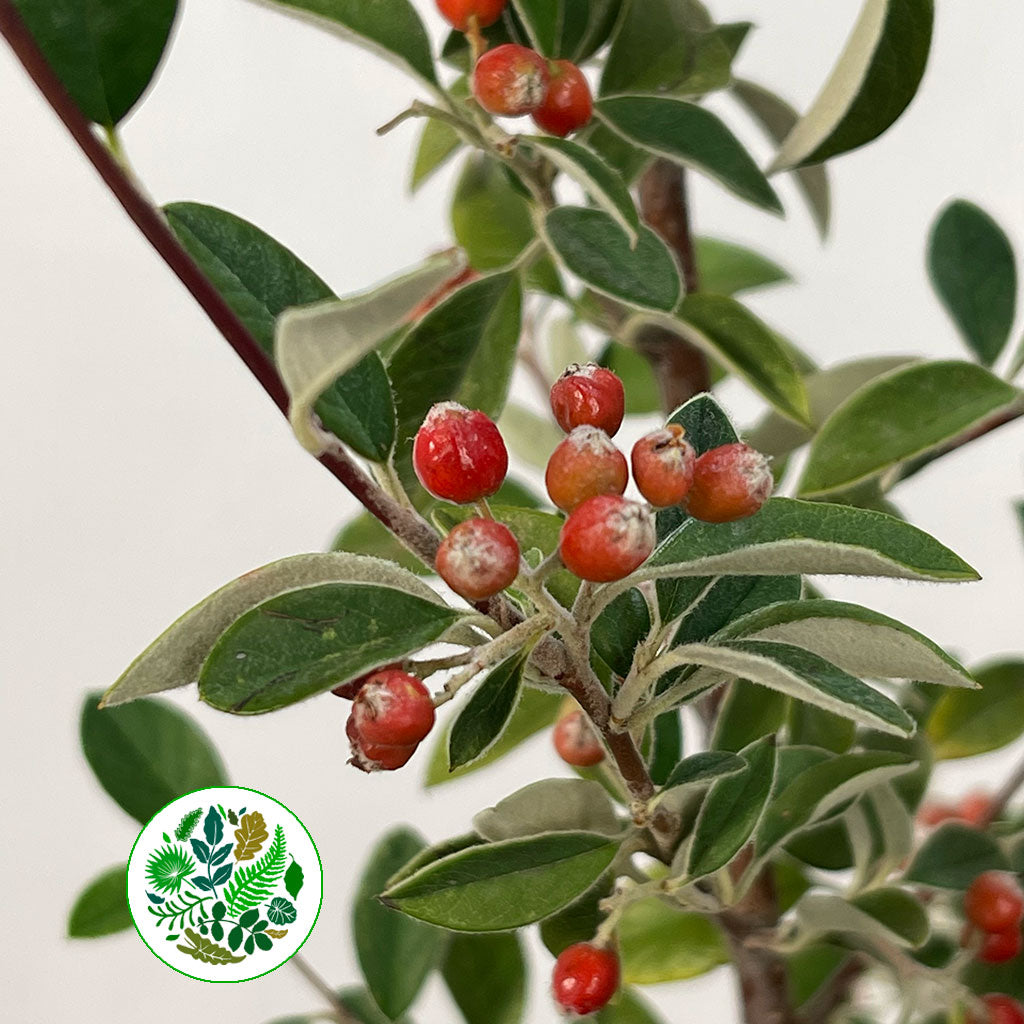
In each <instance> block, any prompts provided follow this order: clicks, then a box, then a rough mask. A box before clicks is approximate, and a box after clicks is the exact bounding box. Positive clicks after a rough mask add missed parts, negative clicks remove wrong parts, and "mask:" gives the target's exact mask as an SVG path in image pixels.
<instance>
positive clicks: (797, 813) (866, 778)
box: [755, 752, 916, 857]
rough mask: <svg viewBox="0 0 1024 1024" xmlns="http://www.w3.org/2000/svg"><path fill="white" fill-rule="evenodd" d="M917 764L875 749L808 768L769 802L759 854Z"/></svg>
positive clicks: (759, 836) (759, 838) (759, 834)
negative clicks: (874, 750)
mask: <svg viewBox="0 0 1024 1024" xmlns="http://www.w3.org/2000/svg"><path fill="white" fill-rule="evenodd" d="M915 767H916V765H915V763H914V762H913V761H911V760H910V759H909V758H908V757H905V756H903V755H901V754H887V753H879V752H874V753H855V754H840V755H839V756H837V757H831V758H829V759H828V760H825V761H822V762H820V763H819V764H815V765H811V766H809V767H807V768H805V769H804V770H803V771H802V772H801V773H800V774H799V775H798V776H797V778H796V779H795V780H793V781H792V782H790V783H789V784H788V785H787V786H786V787H785V788H784V789H783V790H782V791H781V792H780V793H779V794H778V795H777V796H774V797H773V798H772V800H771V802H770V803H769V804H768V807H767V809H766V810H765V813H764V818H763V820H762V821H761V825H760V827H759V828H758V830H757V838H756V840H755V847H756V850H757V854H758V856H759V857H765V856H767V855H768V854H769V853H770V852H771V851H772V850H773V849H774V848H775V847H776V846H778V845H779V844H780V843H782V842H784V841H785V840H786V839H788V838H789V837H790V836H791V835H793V834H794V833H796V832H800V831H802V830H803V829H805V828H806V827H807V826H808V825H810V824H811V823H813V822H816V821H820V820H822V819H823V818H825V817H827V816H828V815H829V813H830V812H832V811H833V810H835V809H836V808H837V807H840V806H841V805H842V804H844V803H847V802H848V801H850V800H852V799H854V798H855V797H858V796H860V795H861V794H862V793H865V792H867V791H868V790H869V789H872V788H873V787H875V786H878V785H881V784H883V783H885V782H889V781H890V780H891V779H894V778H896V777H897V776H899V775H903V774H905V773H907V772H909V771H913V769H914V768H915Z"/></svg>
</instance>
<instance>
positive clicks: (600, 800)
mask: <svg viewBox="0 0 1024 1024" xmlns="http://www.w3.org/2000/svg"><path fill="white" fill-rule="evenodd" d="M473 828H474V829H476V831H477V832H478V833H479V834H480V835H481V836H483V837H484V839H486V840H488V841H489V842H498V841H500V840H502V839H520V838H523V837H525V836H535V835H538V834H540V833H541V832H569V831H577V830H578V831H582V832H597V833H599V834H600V835H607V836H613V835H616V834H618V833H619V832H621V831H622V825H621V823H620V822H619V819H618V817H617V815H616V813H615V808H614V807H613V806H612V803H611V801H610V800H609V799H608V794H607V793H606V792H605V791H604V788H603V787H602V786H601V785H599V784H598V783H596V782H593V781H591V780H589V779H541V781H540V782H533V783H531V784H530V785H529V786H524V787H523V788H522V789H520V790H519V791H518V792H515V793H513V794H512V795H511V796H507V797H505V799H504V800H500V801H499V802H498V803H497V804H495V806H494V807H488V808H487V809H486V810H483V811H480V812H479V813H478V814H477V815H476V816H475V817H474V818H473Z"/></svg>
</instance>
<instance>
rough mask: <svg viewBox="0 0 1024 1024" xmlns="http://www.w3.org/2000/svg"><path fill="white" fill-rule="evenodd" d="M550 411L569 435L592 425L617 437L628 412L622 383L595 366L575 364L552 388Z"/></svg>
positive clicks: (593, 364) (610, 372)
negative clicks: (574, 429) (573, 431)
mask: <svg viewBox="0 0 1024 1024" xmlns="http://www.w3.org/2000/svg"><path fill="white" fill-rule="evenodd" d="M551 411H552V412H553V413H554V415H555V419H556V420H557V421H558V425H559V426H560V427H561V428H562V429H563V430H564V431H565V432H566V433H568V432H569V431H570V430H572V429H573V428H574V427H582V426H591V427H600V428H601V430H603V431H604V432H605V433H606V434H607V435H608V436H609V437H614V436H615V432H616V431H617V430H618V429H619V427H620V426H621V425H622V417H623V416H624V415H625V411H626V395H625V391H624V390H623V387H622V381H621V380H620V379H619V377H618V375H617V374H615V373H613V372H612V371H611V370H608V369H606V368H605V367H603V366H598V365H597V364H596V363H586V364H585V365H583V366H581V365H580V364H579V363H573V364H572V365H570V366H568V367H566V369H565V371H564V372H563V373H562V376H561V377H559V378H558V380H556V381H555V383H554V384H552V385H551Z"/></svg>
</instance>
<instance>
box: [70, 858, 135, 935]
mask: <svg viewBox="0 0 1024 1024" xmlns="http://www.w3.org/2000/svg"><path fill="white" fill-rule="evenodd" d="M127 872H128V865H127V864H118V865H117V866H116V867H113V868H110V869H108V870H107V871H104V872H103V874H101V875H97V876H96V877H95V878H94V879H93V880H92V881H91V882H90V883H89V884H88V885H87V886H86V887H85V888H84V889H83V890H82V891H81V892H80V893H79V894H78V897H77V899H76V900H75V903H74V906H73V907H72V908H71V913H70V914H69V915H68V937H69V938H72V939H93V938H96V937H98V936H100V935H113V934H114V933H115V932H123V931H126V930H127V929H129V928H131V927H132V915H131V913H130V912H129V910H128V898H127V896H126V895H125V877H126V875H127Z"/></svg>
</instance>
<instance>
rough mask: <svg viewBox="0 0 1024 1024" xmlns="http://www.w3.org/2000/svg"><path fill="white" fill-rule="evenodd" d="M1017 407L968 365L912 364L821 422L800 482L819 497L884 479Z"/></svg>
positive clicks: (993, 380) (994, 380)
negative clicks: (908, 462)
mask: <svg viewBox="0 0 1024 1024" xmlns="http://www.w3.org/2000/svg"><path fill="white" fill-rule="evenodd" d="M1015 401H1019V392H1018V391H1017V390H1016V389H1015V388H1013V387H1011V386H1010V385H1009V384H1007V383H1005V382H1004V381H1002V380H1000V379H999V378H998V377H996V376H993V374H991V373H989V371H988V370H985V369H983V368H982V367H980V366H975V365H974V364H973V363H964V362H959V361H955V360H948V361H944V362H928V363H915V364H913V365H911V366H908V367H905V368H903V369H898V370H894V371H892V372H891V373H888V374H886V375H885V376H883V377H879V378H877V379H876V380H875V381H874V382H873V383H870V384H867V385H865V386H864V387H862V388H860V389H859V390H858V391H856V392H854V394H853V395H851V396H850V398H848V399H847V400H846V401H845V402H844V403H843V404H842V405H841V406H840V407H839V408H838V409H836V411H835V412H834V413H833V414H832V415H831V416H830V417H829V418H828V420H827V421H826V422H825V423H824V425H823V426H822V428H821V430H820V431H819V432H818V436H817V437H816V438H815V440H814V443H813V444H812V445H811V452H810V456H809V458H808V461H807V465H806V467H805V468H804V473H803V476H802V477H801V479H800V485H799V489H800V494H801V496H803V497H819V496H821V495H825V494H830V493H834V492H836V491H840V490H844V489H845V488H848V487H852V486H853V485H854V484H857V483H859V482H861V481H863V480H868V479H870V478H871V477H873V476H877V475H878V474H880V473H885V472H886V471H887V470H891V469H893V468H894V467H896V466H898V465H899V464H900V463H901V462H905V461H906V460H907V459H911V458H914V457H915V456H918V455H923V454H925V453H927V452H930V451H934V450H935V449H937V448H940V447H942V445H944V444H948V443H949V442H951V441H953V440H955V439H956V438H958V437H961V436H963V435H965V434H968V433H969V432H970V431H971V430H972V429H973V428H975V427H977V426H978V425H979V424H981V423H983V422H984V421H985V420H987V419H988V418H989V417H991V416H992V415H993V414H994V413H996V412H998V411H1000V410H1002V409H1005V408H1006V407H1007V406H1008V405H1010V404H1012V403H1013V402H1015Z"/></svg>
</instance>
